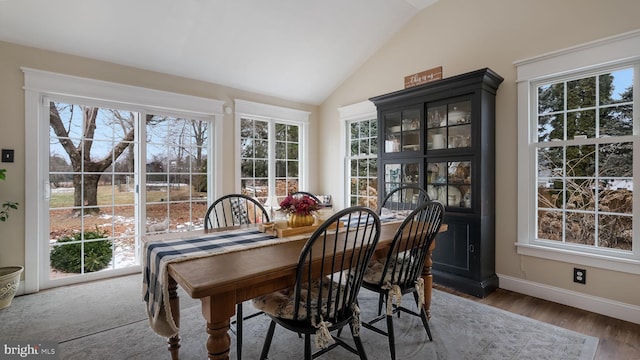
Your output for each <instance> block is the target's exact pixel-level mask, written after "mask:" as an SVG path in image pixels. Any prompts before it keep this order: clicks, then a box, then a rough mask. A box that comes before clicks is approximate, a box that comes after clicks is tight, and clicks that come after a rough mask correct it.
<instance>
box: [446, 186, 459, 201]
mask: <svg viewBox="0 0 640 360" xmlns="http://www.w3.org/2000/svg"><path fill="white" fill-rule="evenodd" d="M460 200H462V193H461V192H460V190H459V189H458V188H457V187H455V186H452V185H449V186H447V205H448V206H460Z"/></svg>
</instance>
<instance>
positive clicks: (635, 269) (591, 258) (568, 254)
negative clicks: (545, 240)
mask: <svg viewBox="0 0 640 360" xmlns="http://www.w3.org/2000/svg"><path fill="white" fill-rule="evenodd" d="M515 245H516V250H517V254H518V255H526V256H533V257H539V258H543V259H547V260H555V261H562V262H565V263H571V264H576V265H584V266H591V267H596V268H602V269H606V270H613V271H620V272H625V273H629V274H636V275H640V261H639V260H634V259H623V258H618V257H613V256H607V255H602V254H589V253H584V252H579V251H574V250H568V249H558V248H551V247H548V246H541V245H531V244H522V243H516V244H515Z"/></svg>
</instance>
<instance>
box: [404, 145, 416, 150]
mask: <svg viewBox="0 0 640 360" xmlns="http://www.w3.org/2000/svg"><path fill="white" fill-rule="evenodd" d="M402 150H411V151H416V150H420V145H404V146H403V147H402Z"/></svg>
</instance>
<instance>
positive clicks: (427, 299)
mask: <svg viewBox="0 0 640 360" xmlns="http://www.w3.org/2000/svg"><path fill="white" fill-rule="evenodd" d="M435 247H436V242H435V241H434V242H432V243H431V246H430V247H429V251H428V252H427V259H426V260H425V263H424V269H422V280H424V311H425V312H426V313H427V319H431V293H432V290H433V274H432V273H431V269H432V268H433V259H432V258H431V256H432V254H433V249H435Z"/></svg>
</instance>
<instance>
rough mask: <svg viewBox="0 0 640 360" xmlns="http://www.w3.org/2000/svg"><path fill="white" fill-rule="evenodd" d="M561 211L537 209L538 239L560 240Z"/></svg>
mask: <svg viewBox="0 0 640 360" xmlns="http://www.w3.org/2000/svg"><path fill="white" fill-rule="evenodd" d="M563 228H564V227H563V226H562V212H560V211H544V210H538V234H537V235H538V239H542V240H558V241H561V240H562V233H563Z"/></svg>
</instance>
